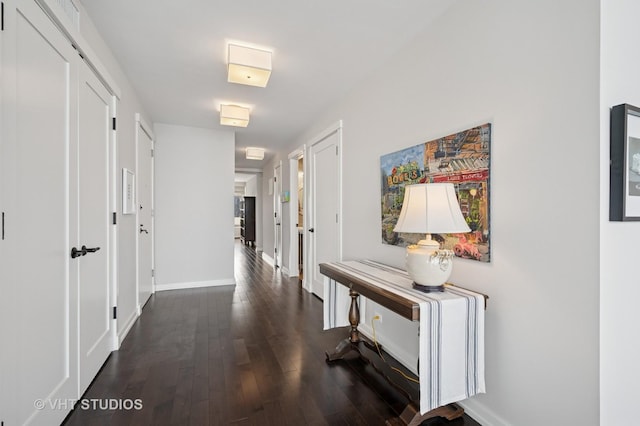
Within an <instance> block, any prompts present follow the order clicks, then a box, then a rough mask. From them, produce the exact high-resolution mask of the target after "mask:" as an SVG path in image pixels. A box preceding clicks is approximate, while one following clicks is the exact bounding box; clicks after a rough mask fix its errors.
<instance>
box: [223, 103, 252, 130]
mask: <svg viewBox="0 0 640 426" xmlns="http://www.w3.org/2000/svg"><path fill="white" fill-rule="evenodd" d="M220 124H222V125H223V126H235V127H247V126H248V125H249V108H245V107H241V106H238V105H224V104H223V105H220Z"/></svg>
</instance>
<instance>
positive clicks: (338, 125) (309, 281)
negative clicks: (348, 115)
mask: <svg viewBox="0 0 640 426" xmlns="http://www.w3.org/2000/svg"><path fill="white" fill-rule="evenodd" d="M332 133H337V134H338V142H337V147H338V160H337V161H338V188H339V189H338V194H337V197H338V259H340V260H341V259H342V234H343V228H342V223H343V222H344V220H343V217H344V213H343V204H342V120H338V121H337V122H335V123H333V124H331V125H330V126H329V127H327V128H326V129H324V130H323V131H322V132H320V133H318V134H317V135H316V136H314V137H313V138H311V139H309V143H307V144H306V147H307V149H306V151H305V157H306V159H307V160H306V161H305V167H304V173H305V175H304V187H305V191H304V198H305V209H306V210H305V213H306V214H305V217H304V221H305V236H304V252H305V256H304V270H305V271H307V272H306V273H305V274H304V279H303V282H302V288H304V289H305V290H307V291H308V292H309V293H312V292H313V287H312V286H313V267H314V265H312V264H311V263H312V259H313V256H311V250H313V244H311V238H307V236H308V235H309V233H308V231H309V228H311V227H312V225H313V224H312V223H311V220H310V217H309V216H310V215H311V212H312V211H313V207H314V206H313V194H314V193H315V182H314V181H313V179H312V175H313V171H314V170H313V161H312V158H311V152H312V148H313V146H315V145H316V144H318V143H320V142H322V141H323V140H325V139H326V138H327V137H329V136H330V135H331V134H332ZM314 220H315V218H314Z"/></svg>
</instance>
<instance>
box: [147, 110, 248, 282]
mask: <svg viewBox="0 0 640 426" xmlns="http://www.w3.org/2000/svg"><path fill="white" fill-rule="evenodd" d="M154 132H155V136H156V148H155V152H156V154H155V170H156V176H155V195H156V212H155V213H156V216H155V218H156V221H155V226H156V235H155V244H156V289H157V290H167V289H175V288H188V287H197V286H210V285H229V284H235V279H234V270H233V263H234V262H233V255H234V253H233V252H234V248H233V244H234V238H233V190H234V149H235V136H234V133H233V132H226V131H216V130H210V129H202V128H195V127H185V126H175V125H170V124H159V123H156V124H155V125H154Z"/></svg>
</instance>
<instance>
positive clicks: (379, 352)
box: [371, 316, 420, 383]
mask: <svg viewBox="0 0 640 426" xmlns="http://www.w3.org/2000/svg"><path fill="white" fill-rule="evenodd" d="M376 319H377V317H376V316H374V317H373V318H371V330H373V343H374V344H375V345H376V349H377V350H378V355H379V356H380V358H381V359H382V361H383V362H384V363H385V364H387V365H389V363H388V362H387V360H386V359H384V356H383V355H382V351H381V350H380V345H378V339H377V338H376V326H375V324H374V322H375V320H376ZM389 367H390V368H391V369H392V370H393V371H395V372H396V373H399V374H400V375H401V376H402V377H404V378H405V379H406V380H409V381H410V382H413V383H420V381H419V380H416V379H414V378H413V377H409V376H407V375H406V374H405V373H404V372H403V371H402V370H400V369H399V368H396V367H393V366H391V365H389Z"/></svg>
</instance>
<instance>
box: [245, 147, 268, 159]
mask: <svg viewBox="0 0 640 426" xmlns="http://www.w3.org/2000/svg"><path fill="white" fill-rule="evenodd" d="M262 159H264V149H263V148H255V147H249V148H247V160H262Z"/></svg>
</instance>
